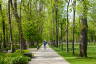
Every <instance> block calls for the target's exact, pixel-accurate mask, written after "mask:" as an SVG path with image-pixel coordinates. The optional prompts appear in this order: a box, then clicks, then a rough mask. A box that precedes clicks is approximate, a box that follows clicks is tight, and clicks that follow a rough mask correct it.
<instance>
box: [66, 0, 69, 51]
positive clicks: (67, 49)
mask: <svg viewBox="0 0 96 64" xmlns="http://www.w3.org/2000/svg"><path fill="white" fill-rule="evenodd" d="M69 3H70V0H69V1H68V4H67V29H66V32H67V39H66V43H67V48H66V51H67V52H69V46H68V43H69V42H68V40H69V37H68V33H69V30H68V27H69V15H68V13H69V10H68V9H69Z"/></svg>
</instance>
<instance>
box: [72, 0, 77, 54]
mask: <svg viewBox="0 0 96 64" xmlns="http://www.w3.org/2000/svg"><path fill="white" fill-rule="evenodd" d="M75 12H76V0H74V1H73V42H72V49H73V55H74V31H75Z"/></svg>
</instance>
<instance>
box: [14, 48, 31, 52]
mask: <svg viewBox="0 0 96 64" xmlns="http://www.w3.org/2000/svg"><path fill="white" fill-rule="evenodd" d="M29 52H30V51H29V50H22V51H21V50H20V49H19V50H16V51H15V53H29Z"/></svg>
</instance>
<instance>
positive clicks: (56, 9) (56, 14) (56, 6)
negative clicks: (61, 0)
mask: <svg viewBox="0 0 96 64" xmlns="http://www.w3.org/2000/svg"><path fill="white" fill-rule="evenodd" d="M57 2H58V0H55V21H56V46H57V47H58V45H59V42H58V3H57Z"/></svg>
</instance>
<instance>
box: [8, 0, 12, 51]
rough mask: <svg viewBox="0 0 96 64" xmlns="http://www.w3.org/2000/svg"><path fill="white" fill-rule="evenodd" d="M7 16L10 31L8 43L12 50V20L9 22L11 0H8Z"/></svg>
mask: <svg viewBox="0 0 96 64" xmlns="http://www.w3.org/2000/svg"><path fill="white" fill-rule="evenodd" d="M8 18H9V31H10V43H11V50H12V52H13V37H12V22H11V19H12V18H11V0H8Z"/></svg>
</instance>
